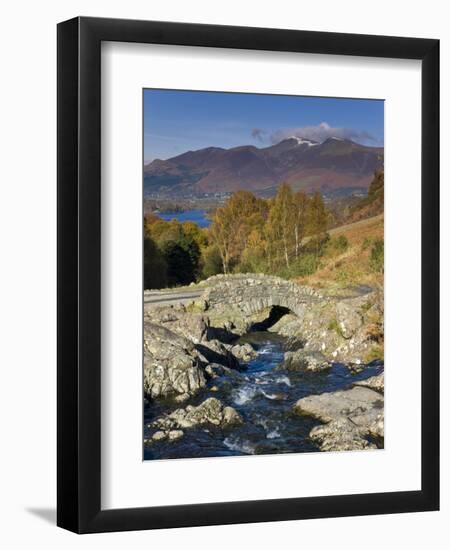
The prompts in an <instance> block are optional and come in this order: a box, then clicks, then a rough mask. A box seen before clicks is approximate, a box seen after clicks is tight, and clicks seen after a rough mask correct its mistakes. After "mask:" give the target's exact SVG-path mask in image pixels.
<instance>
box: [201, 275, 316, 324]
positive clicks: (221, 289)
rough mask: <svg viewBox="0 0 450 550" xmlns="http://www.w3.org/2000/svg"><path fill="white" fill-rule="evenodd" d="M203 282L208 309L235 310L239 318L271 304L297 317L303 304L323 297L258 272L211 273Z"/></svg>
mask: <svg viewBox="0 0 450 550" xmlns="http://www.w3.org/2000/svg"><path fill="white" fill-rule="evenodd" d="M203 284H205V285H206V286H207V288H206V289H205V291H204V292H203V294H202V295H201V300H204V301H205V302H206V303H207V304H208V308H214V309H227V308H232V309H235V310H236V309H237V310H239V311H240V312H241V314H242V315H243V317H247V316H251V315H253V314H256V313H259V312H261V311H263V310H265V309H268V308H271V307H274V306H277V307H280V308H285V309H288V310H290V311H291V312H292V313H294V314H295V315H299V316H301V315H303V314H304V311H305V305H306V304H311V303H313V302H314V303H316V302H318V301H325V300H326V298H324V297H323V296H321V295H320V294H319V293H318V292H316V291H315V290H313V289H311V288H309V287H304V286H300V285H297V284H295V283H292V282H290V281H286V280H285V279H281V278H280V277H272V276H268V275H262V274H261V275H257V274H254V273H246V274H236V275H215V276H214V277H210V278H209V279H207V281H205V282H204V283H203Z"/></svg>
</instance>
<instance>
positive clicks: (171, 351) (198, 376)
mask: <svg viewBox="0 0 450 550" xmlns="http://www.w3.org/2000/svg"><path fill="white" fill-rule="evenodd" d="M205 384H206V379H205V376H204V373H203V366H202V364H201V361H200V359H199V357H198V354H197V352H196V350H195V348H194V344H193V343H192V342H190V341H189V340H188V339H187V338H184V337H182V336H179V335H177V334H175V333H174V332H172V331H170V330H168V329H166V328H165V327H161V326H159V325H155V324H153V323H149V322H145V324H144V393H145V395H146V397H147V398H149V399H155V398H158V397H167V396H170V395H173V394H175V395H176V394H180V395H183V398H182V399H184V398H185V397H184V396H185V395H188V396H191V395H194V394H195V393H197V392H198V391H199V390H200V388H202V387H204V386H205Z"/></svg>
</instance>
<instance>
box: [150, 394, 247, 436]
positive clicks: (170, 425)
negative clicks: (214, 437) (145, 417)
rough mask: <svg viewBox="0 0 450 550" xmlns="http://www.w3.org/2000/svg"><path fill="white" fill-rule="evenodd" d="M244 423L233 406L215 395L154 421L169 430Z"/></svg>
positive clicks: (160, 427) (159, 426)
mask: <svg viewBox="0 0 450 550" xmlns="http://www.w3.org/2000/svg"><path fill="white" fill-rule="evenodd" d="M242 423H243V420H242V417H241V415H240V414H239V413H238V412H237V411H236V410H235V409H233V407H228V406H224V405H223V403H222V402H221V401H219V400H218V399H216V398H215V397H210V398H209V399H206V401H203V403H201V404H200V405H198V406H197V407H194V406H192V405H188V406H187V407H186V408H185V409H176V410H175V411H173V412H171V413H169V414H166V415H163V416H161V417H160V418H157V419H156V420H155V421H154V422H153V423H152V427H153V428H157V429H158V430H160V431H163V432H169V431H171V430H174V429H188V428H194V427H197V426H202V425H213V426H217V427H220V428H226V427H229V426H237V425H239V424H242Z"/></svg>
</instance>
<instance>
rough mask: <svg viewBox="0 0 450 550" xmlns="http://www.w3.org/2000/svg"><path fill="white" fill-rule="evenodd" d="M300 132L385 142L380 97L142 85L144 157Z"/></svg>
mask: <svg viewBox="0 0 450 550" xmlns="http://www.w3.org/2000/svg"><path fill="white" fill-rule="evenodd" d="M290 135H296V136H298V137H304V138H310V139H315V140H316V141H323V140H324V139H326V138H327V137H331V136H335V137H344V138H349V139H352V140H353V141H356V142H358V143H363V144H365V145H372V146H380V145H383V144H384V102H383V101H382V100H368V99H335V98H324V97H301V96H280V95H258V94H239V93H224V92H189V91H178V90H144V161H145V162H150V161H151V160H153V159H155V158H159V159H167V158H170V157H174V156H176V155H179V154H181V153H184V152H186V151H189V150H196V149H202V148H203V147H210V146H214V147H224V148H230V147H236V146H238V145H255V146H256V147H267V146H269V145H271V144H273V143H277V142H278V141H281V140H282V139H284V138H286V137H288V136H290Z"/></svg>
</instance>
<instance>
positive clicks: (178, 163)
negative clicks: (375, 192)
mask: <svg viewBox="0 0 450 550" xmlns="http://www.w3.org/2000/svg"><path fill="white" fill-rule="evenodd" d="M383 162H384V148H383V147H369V146H366V145H361V144H359V143H355V142H353V141H350V140H347V139H341V138H337V137H331V138H328V139H327V140H325V141H324V142H322V143H319V142H316V141H313V140H309V139H304V138H298V137H290V138H287V139H284V140H283V141H281V142H279V143H277V144H276V145H271V146H269V147H264V148H258V147H254V146H253V145H243V146H240V147H233V148H231V149H223V148H220V147H207V148H205V149H199V150H197V151H188V152H186V153H183V154H181V155H178V156H176V157H173V158H170V159H167V160H159V159H155V160H153V161H152V162H150V163H149V164H147V165H145V166H144V194H145V195H146V196H149V195H155V194H156V195H161V196H166V197H182V196H202V195H204V194H206V193H208V194H209V193H220V194H223V193H230V192H233V191H237V190H239V189H245V190H248V191H252V192H254V193H255V194H257V195H260V196H272V195H274V194H275V193H276V190H277V187H278V186H279V185H280V184H281V183H282V182H287V183H289V184H290V185H291V186H292V188H293V189H294V190H300V189H303V190H305V191H306V192H314V191H321V192H322V193H334V192H339V191H343V190H350V191H352V190H356V189H358V190H367V188H368V187H369V184H370V182H371V181H372V179H373V174H374V172H375V170H378V169H379V168H382V167H383Z"/></svg>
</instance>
